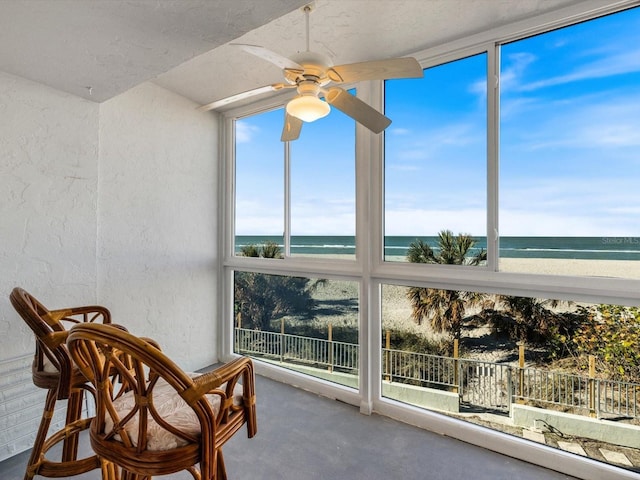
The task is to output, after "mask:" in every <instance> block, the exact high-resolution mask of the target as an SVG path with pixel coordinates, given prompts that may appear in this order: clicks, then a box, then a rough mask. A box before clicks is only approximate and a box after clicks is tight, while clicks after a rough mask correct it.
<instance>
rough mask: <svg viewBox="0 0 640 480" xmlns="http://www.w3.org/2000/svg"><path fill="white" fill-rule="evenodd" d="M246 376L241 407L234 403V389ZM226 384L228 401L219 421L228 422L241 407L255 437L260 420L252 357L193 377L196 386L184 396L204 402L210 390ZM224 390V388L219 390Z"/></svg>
mask: <svg viewBox="0 0 640 480" xmlns="http://www.w3.org/2000/svg"><path fill="white" fill-rule="evenodd" d="M241 377H242V405H241V406H240V407H238V406H234V404H233V390H234V387H235V386H236V384H237V383H238V380H239V379H240V378H241ZM223 384H226V386H225V392H224V393H225V396H226V400H225V402H224V403H223V404H222V405H221V406H220V413H219V415H218V419H217V421H216V423H218V422H220V421H226V420H224V419H227V418H228V415H230V414H231V412H232V411H234V410H235V411H237V409H238V408H240V409H241V410H243V411H244V414H243V415H244V418H245V419H246V422H247V434H248V437H249V438H252V437H253V436H254V435H255V434H256V433H257V430H258V428H257V419H256V393H255V392H256V390H255V376H254V372H253V362H252V361H251V359H250V358H249V357H240V358H237V359H235V360H233V361H231V362H229V363H227V364H225V365H223V366H221V367H219V368H216V369H215V370H213V371H211V372H207V373H205V374H203V375H201V376H199V377H196V378H194V379H193V386H192V387H190V388H188V389H187V390H185V391H184V392H183V393H182V397H183V398H184V399H185V401H187V402H188V403H189V404H190V405H193V404H195V403H197V402H198V401H200V400H201V399H202V398H203V396H204V395H205V394H207V393H213V390H216V389H219V388H220V387H221V386H222V385H223ZM218 392H220V390H218Z"/></svg>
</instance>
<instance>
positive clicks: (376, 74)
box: [327, 57, 423, 83]
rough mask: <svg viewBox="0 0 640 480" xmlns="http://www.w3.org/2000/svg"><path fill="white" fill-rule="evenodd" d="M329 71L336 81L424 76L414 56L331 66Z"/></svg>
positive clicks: (348, 81) (330, 76) (346, 81)
mask: <svg viewBox="0 0 640 480" xmlns="http://www.w3.org/2000/svg"><path fill="white" fill-rule="evenodd" d="M327 73H328V75H329V78H330V79H331V80H333V81H334V82H344V83H351V82H358V81H361V80H387V79H390V78H421V77H422V76H423V72H422V67H421V66H420V64H419V63H418V61H417V60H416V59H415V58H413V57H402V58H390V59H388V60H376V61H372V62H360V63H350V64H347V65H336V66H335V67H332V68H330V69H329V71H328V72H327Z"/></svg>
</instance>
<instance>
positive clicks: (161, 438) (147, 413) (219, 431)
mask: <svg viewBox="0 0 640 480" xmlns="http://www.w3.org/2000/svg"><path fill="white" fill-rule="evenodd" d="M67 346H68V348H69V352H70V353H71V356H72V357H73V359H74V361H75V363H76V364H77V365H78V367H79V368H80V370H81V371H82V372H83V373H84V374H85V376H86V377H87V378H89V379H90V380H91V382H92V383H93V385H94V386H95V388H96V417H95V419H94V420H93V422H92V423H91V428H90V434H89V435H90V439H91V446H92V447H93V449H94V451H95V452H96V453H97V454H98V456H99V457H100V458H101V459H102V461H103V462H110V463H111V464H113V465H115V466H116V467H119V469H115V470H112V472H111V476H109V477H108V478H110V479H117V478H118V475H120V474H121V478H122V479H123V480H142V479H146V478H149V477H151V476H154V475H166V474H170V473H174V472H178V471H181V470H187V471H189V472H190V473H191V475H192V476H193V478H194V479H197V480H200V479H202V480H213V479H215V480H225V479H226V478H227V475H226V471H225V465H224V460H223V456H222V451H221V447H222V445H223V444H224V443H225V442H226V441H227V440H229V439H230V438H231V437H232V435H233V434H234V433H236V432H237V431H238V430H239V429H240V428H241V427H242V426H243V425H244V424H245V423H246V425H247V434H248V436H249V438H251V437H253V436H254V435H255V434H256V405H255V387H254V372H253V364H252V362H251V360H250V359H248V358H246V357H242V358H239V359H236V360H234V361H232V362H230V363H228V364H226V365H224V366H222V367H220V368H218V369H216V370H214V371H211V372H208V373H204V374H187V373H185V372H183V371H182V370H181V369H180V368H179V367H178V366H177V365H176V364H175V363H173V362H172V361H171V360H170V359H169V358H168V357H167V356H166V355H165V354H164V353H163V352H161V351H160V350H159V349H158V348H157V346H154V345H153V344H151V343H149V342H148V341H145V340H144V339H141V338H138V337H135V336H133V335H131V334H130V333H127V332H125V331H122V330H119V329H117V328H114V327H113V326H109V325H97V324H82V325H76V326H74V327H73V328H72V329H71V332H70V333H69V336H68V338H67ZM122 358H126V359H127V360H128V362H123V361H122ZM110 370H112V371H117V372H118V373H119V375H120V377H121V380H122V382H123V384H122V385H118V384H115V383H113V382H112V381H110V379H109V378H108V372H109V371H110ZM198 464H199V469H198V468H197V466H198ZM105 471H107V472H108V471H109V470H108V468H105V469H103V473H104V472H105Z"/></svg>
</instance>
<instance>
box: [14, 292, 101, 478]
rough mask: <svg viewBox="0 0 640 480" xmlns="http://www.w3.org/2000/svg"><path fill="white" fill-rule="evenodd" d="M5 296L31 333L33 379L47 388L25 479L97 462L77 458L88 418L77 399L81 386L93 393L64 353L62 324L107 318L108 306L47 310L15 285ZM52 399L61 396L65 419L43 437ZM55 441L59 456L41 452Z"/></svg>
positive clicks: (90, 467)
mask: <svg viewBox="0 0 640 480" xmlns="http://www.w3.org/2000/svg"><path fill="white" fill-rule="evenodd" d="M9 298H10V300H11V303H12V304H13V307H14V308H15V309H16V311H17V312H18V314H19V315H20V316H21V317H22V319H23V320H24V321H25V322H26V323H27V325H28V326H29V328H31V330H32V331H33V333H34V334H35V338H36V350H35V356H34V359H33V365H32V374H33V383H34V384H35V385H36V386H37V387H39V388H44V389H46V390H47V391H48V392H47V397H46V400H45V406H44V411H43V412H42V420H41V421H40V426H39V428H38V433H37V435H36V439H35V441H34V445H33V449H32V450H31V455H30V457H29V461H28V463H27V469H26V473H25V475H24V478H25V480H31V479H32V478H33V477H34V476H35V475H41V476H43V477H58V478H59V477H69V476H73V475H78V474H80V473H85V472H88V471H90V470H93V469H95V468H99V467H100V461H99V460H98V458H97V457H96V456H95V455H93V456H91V457H87V458H82V459H78V458H77V455H78V435H79V433H80V432H81V431H82V430H85V429H86V428H88V427H89V424H90V421H91V419H90V418H89V419H88V418H82V403H83V400H84V395H85V391H90V392H92V393H93V388H92V387H91V385H90V384H88V382H87V379H86V378H85V377H84V375H83V374H82V373H81V372H80V370H78V369H77V368H76V367H75V366H74V364H73V361H72V360H71V357H70V356H69V353H68V350H67V346H66V344H65V340H66V338H67V334H68V333H69V332H68V330H67V329H66V328H65V324H68V325H73V324H77V323H90V322H102V323H111V316H110V314H109V310H107V309H106V308H104V307H99V306H87V307H74V308H66V309H62V310H48V309H47V308H46V307H44V306H43V305H42V304H41V303H40V302H39V301H38V300H37V299H36V298H34V297H33V296H32V295H30V294H29V293H27V292H26V291H24V290H23V289H22V288H18V287H16V288H14V289H13V291H12V292H11V295H10V296H9ZM56 400H66V401H67V415H66V422H65V426H64V428H62V429H61V430H59V431H58V432H55V433H53V434H52V435H51V436H49V437H48V438H47V434H48V432H49V427H50V424H51V419H52V417H53V414H54V409H55V406H56ZM59 442H63V447H62V454H61V461H51V460H49V459H47V458H46V456H45V455H46V453H47V452H48V451H49V449H51V447H53V446H54V445H56V444H57V443H59Z"/></svg>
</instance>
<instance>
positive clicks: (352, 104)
mask: <svg viewBox="0 0 640 480" xmlns="http://www.w3.org/2000/svg"><path fill="white" fill-rule="evenodd" d="M325 98H326V100H327V102H328V103H329V104H330V105H333V106H334V107H336V108H337V109H338V110H340V111H341V112H343V113H346V114H347V115H349V116H350V117H351V118H353V119H354V120H355V121H357V122H358V123H361V124H362V125H364V126H365V127H367V128H368V129H369V130H371V131H372V132H374V133H380V132H381V131H383V130H384V129H385V128H387V127H388V126H389V125H390V124H391V120H390V119H389V118H387V117H385V116H384V115H382V114H381V113H380V112H378V111H377V110H376V109H375V108H373V107H371V106H369V105H367V104H366V103H365V102H363V101H362V100H360V99H359V98H356V97H354V96H353V95H351V94H350V93H349V92H347V91H346V90H344V89H342V88H340V87H333V88H330V89H329V91H328V92H327V94H326V95H325Z"/></svg>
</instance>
